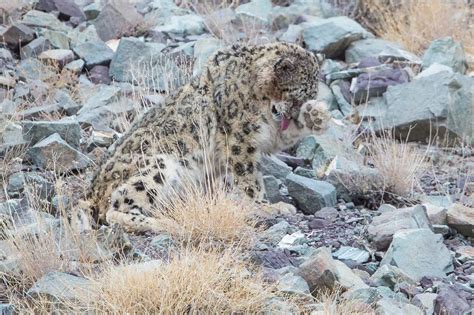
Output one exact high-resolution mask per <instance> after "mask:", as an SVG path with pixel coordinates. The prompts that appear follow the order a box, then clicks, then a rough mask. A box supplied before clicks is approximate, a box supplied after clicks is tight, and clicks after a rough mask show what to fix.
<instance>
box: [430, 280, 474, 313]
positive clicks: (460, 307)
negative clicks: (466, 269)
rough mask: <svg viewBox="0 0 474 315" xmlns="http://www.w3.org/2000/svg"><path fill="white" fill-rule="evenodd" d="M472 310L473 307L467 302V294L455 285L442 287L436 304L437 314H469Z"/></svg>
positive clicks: (435, 311)
mask: <svg viewBox="0 0 474 315" xmlns="http://www.w3.org/2000/svg"><path fill="white" fill-rule="evenodd" d="M471 298H472V296H471ZM472 310H473V308H472V305H469V302H468V301H467V293H465V292H463V291H461V290H460V289H459V288H458V287H456V286H455V285H452V286H448V285H442V286H441V287H440V288H439V290H438V296H437V297H436V299H435V302H434V313H435V314H443V315H450V314H468V313H469V311H472Z"/></svg>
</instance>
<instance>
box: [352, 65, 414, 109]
mask: <svg viewBox="0 0 474 315" xmlns="http://www.w3.org/2000/svg"><path fill="white" fill-rule="evenodd" d="M408 81H409V77H408V73H407V72H406V71H405V70H401V69H387V70H380V71H376V72H374V73H362V74H360V75H359V76H358V77H357V79H356V81H355V84H353V88H351V92H352V94H353V100H354V101H355V102H356V103H361V102H362V103H364V102H366V101H367V99H368V98H370V97H374V96H382V95H383V93H385V91H387V88H388V87H389V86H392V85H398V84H403V83H407V82H408Z"/></svg>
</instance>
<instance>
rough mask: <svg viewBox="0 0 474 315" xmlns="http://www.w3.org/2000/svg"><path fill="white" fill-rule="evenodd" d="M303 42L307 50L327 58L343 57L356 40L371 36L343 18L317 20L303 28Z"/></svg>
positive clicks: (354, 23)
mask: <svg viewBox="0 0 474 315" xmlns="http://www.w3.org/2000/svg"><path fill="white" fill-rule="evenodd" d="M302 34H303V41H304V43H305V45H306V47H307V48H308V49H309V50H312V51H315V52H319V53H324V54H325V55H326V57H328V58H335V57H338V56H341V55H344V53H345V50H346V48H347V47H348V46H349V45H350V44H351V43H352V42H355V41H357V40H360V39H363V38H368V37H369V36H371V34H370V33H369V32H367V31H366V30H365V29H364V28H363V27H362V26H361V25H360V24H359V23H357V22H355V21H354V20H351V19H350V18H348V17H345V16H337V17H332V18H328V19H318V20H316V21H314V22H309V23H307V24H305V25H304V26H303V33H302Z"/></svg>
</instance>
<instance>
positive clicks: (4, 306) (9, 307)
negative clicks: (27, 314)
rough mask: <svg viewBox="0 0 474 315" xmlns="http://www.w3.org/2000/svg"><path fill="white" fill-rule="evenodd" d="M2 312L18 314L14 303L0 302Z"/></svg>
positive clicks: (5, 314)
mask: <svg viewBox="0 0 474 315" xmlns="http://www.w3.org/2000/svg"><path fill="white" fill-rule="evenodd" d="M0 314H2V315H14V314H17V312H16V311H15V307H14V306H13V304H5V303H2V304H0Z"/></svg>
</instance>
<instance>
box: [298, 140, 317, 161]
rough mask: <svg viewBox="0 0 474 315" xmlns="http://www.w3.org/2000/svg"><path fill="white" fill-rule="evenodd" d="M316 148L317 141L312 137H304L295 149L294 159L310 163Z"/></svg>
mask: <svg viewBox="0 0 474 315" xmlns="http://www.w3.org/2000/svg"><path fill="white" fill-rule="evenodd" d="M318 147H319V144H318V141H317V139H316V138H315V137H314V136H307V137H304V138H303V139H302V140H301V141H300V143H299V144H298V147H297V148H296V157H298V158H302V159H304V160H306V161H311V160H312V159H313V158H314V154H315V152H316V149H317V148H318Z"/></svg>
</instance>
